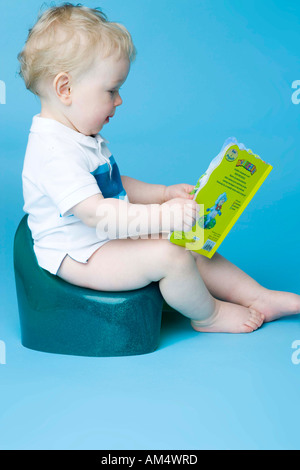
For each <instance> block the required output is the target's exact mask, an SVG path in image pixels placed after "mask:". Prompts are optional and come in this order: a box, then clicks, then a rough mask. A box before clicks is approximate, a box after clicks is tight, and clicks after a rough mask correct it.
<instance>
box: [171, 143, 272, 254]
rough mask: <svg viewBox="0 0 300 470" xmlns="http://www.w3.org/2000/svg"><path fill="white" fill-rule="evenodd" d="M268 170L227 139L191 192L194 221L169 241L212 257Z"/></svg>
mask: <svg viewBox="0 0 300 470" xmlns="http://www.w3.org/2000/svg"><path fill="white" fill-rule="evenodd" d="M271 170H272V166H271V165H269V164H268V163H266V162H264V161H263V160H262V159H261V158H260V157H259V156H258V155H255V154H254V153H253V152H252V150H250V149H246V148H245V146H244V144H241V143H239V142H238V141H237V140H236V138H234V137H230V138H229V139H227V140H226V141H225V143H224V145H223V147H222V149H221V151H220V153H219V155H217V157H215V158H214V159H213V160H212V162H211V164H210V165H209V167H208V169H207V171H206V172H205V173H204V175H202V176H201V177H200V178H199V180H198V182H197V184H196V186H195V188H194V190H193V191H192V193H191V194H194V199H195V200H196V202H197V203H198V204H199V205H200V207H201V210H200V212H199V214H198V219H197V221H196V224H195V225H194V226H193V227H192V229H191V230H190V231H188V232H178V231H177V232H172V233H170V234H169V240H170V241H171V242H172V243H175V244H176V245H180V246H184V247H186V249H189V250H192V251H195V252H197V253H200V254H201V255H204V256H206V257H207V258H212V256H213V255H214V254H215V252H216V251H217V249H218V248H219V246H220V245H221V243H222V241H223V240H224V239H225V237H226V236H227V235H228V233H229V231H230V230H231V229H232V227H233V226H234V224H235V223H236V221H237V220H238V218H239V217H240V215H241V214H242V212H243V211H244V210H245V208H246V207H247V205H248V204H249V202H250V201H251V199H252V198H253V196H254V195H255V193H256V192H257V191H258V189H259V188H260V186H261V185H262V183H263V182H264V181H265V179H266V178H267V176H268V175H269V173H270V172H271Z"/></svg>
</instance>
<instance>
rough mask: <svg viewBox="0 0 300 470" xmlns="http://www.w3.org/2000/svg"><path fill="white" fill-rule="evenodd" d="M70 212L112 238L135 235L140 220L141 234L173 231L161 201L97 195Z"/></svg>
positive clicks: (77, 205)
mask: <svg viewBox="0 0 300 470" xmlns="http://www.w3.org/2000/svg"><path fill="white" fill-rule="evenodd" d="M70 211H71V212H72V213H73V214H74V215H75V217H77V218H79V219H80V220H82V222H83V223H84V224H86V225H87V226H88V227H95V228H96V227H97V226H98V227H100V228H102V229H104V230H106V231H107V235H108V238H110V239H115V238H128V237H130V236H136V223H135V222H136V221H137V220H138V222H139V225H140V234H145V235H147V234H151V233H159V232H166V231H169V230H170V226H169V221H168V218H166V217H165V216H163V213H164V211H163V209H162V206H161V205H160V204H131V203H129V202H127V201H124V200H123V199H116V198H104V197H103V196H102V195H101V194H96V195H94V196H91V197H88V198H87V199H85V200H83V201H81V202H80V203H78V204H76V205H75V206H74V207H72V209H70ZM98 224H99V225H98Z"/></svg>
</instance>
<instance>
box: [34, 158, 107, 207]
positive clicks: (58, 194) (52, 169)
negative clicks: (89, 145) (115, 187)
mask: <svg viewBox="0 0 300 470" xmlns="http://www.w3.org/2000/svg"><path fill="white" fill-rule="evenodd" d="M39 184H40V186H41V188H42V191H43V193H44V194H46V195H47V196H48V197H50V198H51V199H52V201H53V202H54V204H55V205H56V206H57V207H58V209H59V211H60V215H61V216H64V215H68V214H67V213H70V211H69V209H71V208H72V207H73V206H75V205H76V204H78V203H79V202H81V201H83V200H84V199H86V198H88V197H90V196H94V195H95V194H101V191H100V188H99V186H98V184H97V181H96V179H95V177H94V176H93V175H92V174H91V173H90V172H89V167H88V162H87V157H86V156H85V154H84V153H81V152H78V151H76V152H70V151H64V152H63V154H61V153H59V152H54V153H53V154H52V155H51V156H50V157H49V158H47V160H46V162H45V164H44V166H43V168H42V172H41V180H40V182H39Z"/></svg>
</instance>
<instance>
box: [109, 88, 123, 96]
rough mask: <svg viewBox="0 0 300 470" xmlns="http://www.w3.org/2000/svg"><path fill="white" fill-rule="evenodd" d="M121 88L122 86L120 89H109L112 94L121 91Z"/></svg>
mask: <svg viewBox="0 0 300 470" xmlns="http://www.w3.org/2000/svg"><path fill="white" fill-rule="evenodd" d="M120 90H121V88H119V90H109V93H110V94H111V95H113V94H114V93H118V91H120Z"/></svg>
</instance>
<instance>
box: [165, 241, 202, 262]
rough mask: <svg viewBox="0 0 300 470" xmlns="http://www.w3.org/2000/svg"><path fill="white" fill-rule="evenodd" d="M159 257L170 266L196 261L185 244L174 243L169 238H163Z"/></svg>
mask: <svg viewBox="0 0 300 470" xmlns="http://www.w3.org/2000/svg"><path fill="white" fill-rule="evenodd" d="M159 259H160V260H161V261H163V262H164V263H165V264H166V266H167V267H169V268H174V267H175V266H177V265H182V264H186V263H191V262H195V261H194V258H193V257H192V256H191V253H190V251H189V250H186V249H185V247H183V246H179V245H174V243H171V242H170V241H169V240H161V243H160V252H159Z"/></svg>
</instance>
